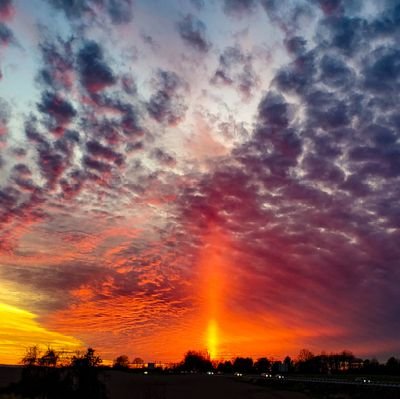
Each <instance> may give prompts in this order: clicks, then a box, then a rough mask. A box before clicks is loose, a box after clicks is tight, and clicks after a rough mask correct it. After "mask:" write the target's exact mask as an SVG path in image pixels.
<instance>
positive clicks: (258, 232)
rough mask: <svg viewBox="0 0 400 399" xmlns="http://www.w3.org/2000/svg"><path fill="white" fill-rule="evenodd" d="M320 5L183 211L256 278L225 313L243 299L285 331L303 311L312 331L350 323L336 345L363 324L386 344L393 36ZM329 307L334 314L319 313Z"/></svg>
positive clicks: (395, 142)
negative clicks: (249, 124)
mask: <svg viewBox="0 0 400 399" xmlns="http://www.w3.org/2000/svg"><path fill="white" fill-rule="evenodd" d="M319 3H321V7H324V16H323V18H322V19H321V20H320V21H319V27H318V32H319V33H320V35H319V36H318V39H317V44H316V46H315V47H314V48H310V49H309V50H307V48H306V47H305V45H306V43H305V41H304V40H303V39H301V38H294V39H295V40H292V42H291V43H290V42H288V41H287V42H286V46H287V48H288V49H289V51H290V53H291V56H292V57H293V61H291V62H290V63H289V64H288V65H284V66H282V67H281V68H280V69H279V70H278V71H277V73H276V75H275V78H274V79H273V80H272V85H271V88H270V90H269V91H268V92H267V93H265V95H264V96H263V98H262V99H261V101H260V103H259V105H258V114H257V123H256V128H255V130H254V132H253V135H252V137H251V139H250V140H249V141H247V142H246V143H244V144H242V145H241V146H238V147H237V148H235V149H234V150H233V159H226V160H225V162H222V161H221V162H220V163H219V164H218V165H217V166H216V167H215V169H214V171H213V172H212V173H209V174H207V175H204V176H203V177H202V178H201V179H200V181H196V183H195V185H194V186H193V187H189V188H188V189H187V190H186V191H185V192H184V193H182V195H181V197H180V198H179V203H180V204H181V207H182V213H183V214H184V215H185V218H187V219H188V220H190V221H193V223H195V225H196V226H197V228H198V229H199V231H200V232H201V234H205V235H206V234H207V229H209V226H210V225H218V226H220V228H221V230H222V231H225V232H226V231H230V232H231V233H232V235H231V237H233V238H232V239H233V241H234V250H235V251H237V257H238V264H240V265H246V272H243V274H244V276H246V275H247V276H253V275H257V281H258V282H255V281H254V280H253V279H251V278H250V277H249V278H248V287H251V288H249V289H247V290H246V289H245V291H246V293H245V294H244V295H243V296H241V297H240V298H237V299H232V302H235V301H236V302H235V303H232V306H240V303H243V301H245V299H244V298H247V300H248V298H249V297H251V298H254V301H255V302H258V303H260V302H262V304H261V303H260V305H259V306H260V311H261V310H262V309H263V307H264V306H269V304H271V303H274V304H275V305H274V306H276V307H277V308H276V315H277V317H279V318H280V319H282V317H283V319H284V318H285V316H282V315H285V314H286V315H288V316H287V317H288V320H287V322H288V323H289V325H292V324H293V323H294V324H297V323H298V324H299V325H302V323H303V321H304V320H299V319H298V316H296V312H298V314H300V313H301V314H302V316H301V318H304V314H305V309H307V312H306V313H308V314H309V315H310V318H308V321H307V323H310V325H311V326H313V325H314V326H315V324H314V322H313V321H312V319H313V318H314V317H317V318H318V319H319V321H320V322H321V323H322V324H325V323H326V325H332V324H333V325H348V326H349V328H348V330H347V331H345V333H344V335H343V342H349V343H352V342H354V340H355V338H354V337H361V336H364V334H365V331H370V329H371V326H379V331H380V333H381V334H384V336H388V337H389V336H390V337H392V336H393V331H396V330H397V329H398V328H399V327H400V325H399V321H398V318H396V312H397V310H396V309H397V307H398V295H397V297H396V291H397V286H398V283H399V281H400V275H399V272H398V259H399V256H400V249H399V246H398V245H397V242H398V239H399V228H400V218H399V206H398V203H399V201H398V196H399V195H400V191H399V187H400V130H399V121H400V118H398V117H397V116H395V115H398V110H397V109H398V103H399V100H400V97H399V93H400V90H399V71H400V68H399V54H398V50H397V47H396V46H395V43H396V42H397V36H396V35H397V34H394V33H393V36H390V35H389V34H388V33H387V32H388V31H386V33H385V34H386V36H385V39H386V41H385V44H383V43H382V33H381V31H379V30H378V29H376V26H381V25H382V24H383V21H387V18H389V17H388V16H389V15H390V12H389V11H390V10H385V11H384V12H383V13H382V15H377V18H376V19H375V20H366V19H363V18H361V17H357V18H350V17H348V16H346V15H344V14H343V13H342V10H341V6H340V3H339V2H328V1H327V2H319ZM264 5H265V6H267V8H268V7H271V9H272V11H274V12H275V11H276V9H275V8H274V7H276V8H277V7H279V6H278V5H277V4H275V2H272V1H265V2H264ZM271 9H270V10H269V11H271ZM339 11H340V12H339ZM391 12H392V14H396V12H397V11H396V10H395V9H394V8H393V9H392V11H391ZM288 13H289V14H290V13H291V11H290V10H288ZM332 14H335V17H333V16H332ZM391 18H392V19H393V18H394V17H393V16H392V17H391ZM389 20H391V19H389ZM392 32H393V31H392ZM290 37H292V38H293V36H290ZM311 47H312V46H311ZM221 64H223V62H222V63H221ZM223 77H224V79H225V81H226V84H230V82H231V80H230V79H229V76H227V74H226V73H225V74H223ZM221 79H222V74H221ZM293 94H295V95H294V96H293ZM201 234H200V233H199V236H201ZM240 254H242V255H240ZM237 272H238V273H241V268H238V271H237ZM244 279H246V277H244ZM244 285H246V284H245V283H244ZM367 287H368V288H367ZM373 287H375V288H373ZM370 290H372V291H370ZM257 292H258V294H257ZM282 293H284V295H283V296H284V297H285V298H286V299H283V300H282ZM256 298H258V299H256ZM317 298H318V299H317ZM360 303H361V304H363V306H359V304H360ZM393 303H395V304H396V306H393ZM328 308H329V309H330V308H332V309H333V308H334V309H338V311H332V313H331V314H330V315H326V316H323V309H328ZM300 309H301V311H300ZM382 309H384V310H382ZM252 310H254V308H253V307H252ZM273 312H274V311H273ZM312 315H314V316H312ZM370 338H371V339H373V338H372V335H371V336H370ZM324 342H325V341H324ZM325 344H326V345H328V346H332V345H335V342H334V340H333V339H332V340H327V341H326V342H325ZM319 349H323V348H321V347H320V348H319ZM393 349H395V348H393Z"/></svg>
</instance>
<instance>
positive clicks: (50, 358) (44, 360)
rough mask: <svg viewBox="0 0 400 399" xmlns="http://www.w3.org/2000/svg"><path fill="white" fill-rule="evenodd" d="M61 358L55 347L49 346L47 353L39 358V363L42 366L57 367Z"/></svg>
mask: <svg viewBox="0 0 400 399" xmlns="http://www.w3.org/2000/svg"><path fill="white" fill-rule="evenodd" d="M59 358H60V356H59V354H58V353H57V352H56V351H55V350H54V349H51V348H47V351H46V352H45V354H44V355H43V356H42V357H40V358H39V360H38V363H39V365H40V366H45V367H56V366H57V362H58V359H59Z"/></svg>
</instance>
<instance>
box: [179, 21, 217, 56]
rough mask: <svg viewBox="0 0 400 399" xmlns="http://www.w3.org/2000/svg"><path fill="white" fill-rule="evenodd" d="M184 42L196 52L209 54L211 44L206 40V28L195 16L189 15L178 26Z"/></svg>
mask: <svg viewBox="0 0 400 399" xmlns="http://www.w3.org/2000/svg"><path fill="white" fill-rule="evenodd" d="M177 28H178V32H179V35H180V37H181V38H182V40H183V41H184V42H185V43H186V44H188V45H189V46H190V47H193V48H194V49H195V50H198V51H201V52H207V51H208V50H209V49H210V47H211V43H210V42H209V41H208V40H207V38H206V26H205V25H204V23H203V22H201V21H200V20H199V19H197V18H196V17H195V16H193V15H191V14H188V15H186V16H185V17H184V18H183V19H182V20H181V21H179V22H178V24H177Z"/></svg>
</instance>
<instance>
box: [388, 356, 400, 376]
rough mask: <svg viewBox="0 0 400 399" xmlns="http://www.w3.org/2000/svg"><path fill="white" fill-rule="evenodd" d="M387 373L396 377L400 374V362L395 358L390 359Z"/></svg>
mask: <svg viewBox="0 0 400 399" xmlns="http://www.w3.org/2000/svg"><path fill="white" fill-rule="evenodd" d="M386 372H387V373H388V374H392V375H396V374H399V373H400V360H399V359H396V358H395V357H393V356H392V357H390V358H389V359H388V360H387V362H386Z"/></svg>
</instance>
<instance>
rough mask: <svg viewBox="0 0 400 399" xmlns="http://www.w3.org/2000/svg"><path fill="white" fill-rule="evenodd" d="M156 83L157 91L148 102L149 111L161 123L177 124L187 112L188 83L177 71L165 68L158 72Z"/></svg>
mask: <svg viewBox="0 0 400 399" xmlns="http://www.w3.org/2000/svg"><path fill="white" fill-rule="evenodd" d="M154 83H155V88H156V92H155V93H154V94H153V95H152V96H151V98H150V101H149V102H148V103H147V111H148V113H149V114H150V116H151V117H152V118H153V119H155V120H156V121H157V122H159V123H166V124H167V125H176V124H177V123H179V122H180V121H181V120H182V119H183V118H184V116H185V113H186V109H187V106H186V105H185V99H184V96H183V94H184V93H185V91H186V90H187V84H186V83H185V82H184V81H183V80H182V79H181V78H180V77H179V76H178V75H177V74H176V73H175V72H171V71H164V70H159V71H158V72H157V74H156V77H155V82H154Z"/></svg>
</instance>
